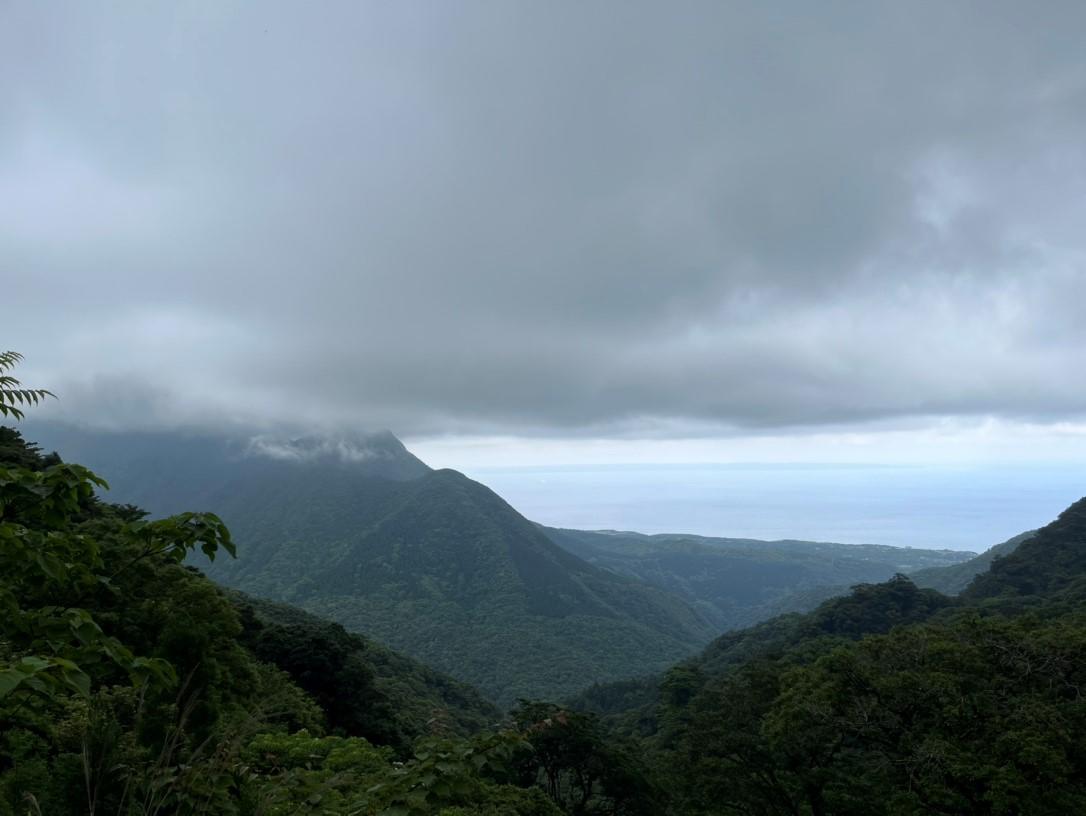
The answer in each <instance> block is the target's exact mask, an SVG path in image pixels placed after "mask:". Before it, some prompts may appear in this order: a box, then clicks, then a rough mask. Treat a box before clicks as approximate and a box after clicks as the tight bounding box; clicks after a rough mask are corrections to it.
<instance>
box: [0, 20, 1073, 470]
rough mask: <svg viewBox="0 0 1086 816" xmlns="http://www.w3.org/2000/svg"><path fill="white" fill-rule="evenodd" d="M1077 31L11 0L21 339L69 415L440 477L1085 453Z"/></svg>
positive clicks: (8, 211)
mask: <svg viewBox="0 0 1086 816" xmlns="http://www.w3.org/2000/svg"><path fill="white" fill-rule="evenodd" d="M1084 36H1086V4H1084V3H1082V2H1081V0H1074V1H1073V2H1066V3H1063V2H1055V1H1049V2H1045V3H1042V4H1028V3H1022V2H1006V3H1003V2H990V1H986V2H976V3H967V2H946V1H945V0H939V1H938V2H931V3H923V2H885V3H873V2H856V3H843V2H819V3H812V2H796V3H764V2H749V3H728V2H721V0H714V2H708V3H704V4H702V3H692V2H678V3H676V2H666V3H665V2H657V3H652V4H642V3H630V2H595V3H579V2H578V3H575V2H543V1H542V0H540V1H538V2H534V3H517V2H509V1H508V0H495V2H489V3H476V2H426V3H410V2H399V1H397V2H345V3H338V4H337V3H302V2H297V3H272V2H263V1H262V2H259V3H237V4H233V3H227V2H222V0H213V1H212V0H208V2H205V3H195V4H186V3H172V2H171V3H166V2H162V3H131V4H119V3H104V2H103V3H76V2H71V3H54V2H49V3H39V2H29V0H28V1H27V2H12V1H11V0H0V280H2V290H0V303H2V314H3V321H2V326H3V332H2V337H0V346H2V347H4V348H12V349H16V350H19V351H21V352H23V353H24V354H25V355H26V357H27V361H26V363H25V365H23V366H22V367H21V369H20V374H21V375H22V377H23V380H24V383H25V384H27V385H33V386H39V385H40V386H46V387H50V388H52V389H53V390H54V391H56V392H57V393H58V394H59V395H60V397H61V399H60V401H58V402H57V403H56V404H55V405H53V406H50V408H49V409H48V411H47V413H48V414H49V415H52V416H65V417H68V418H74V419H78V420H80V421H87V422H97V423H108V424H112V425H114V426H120V427H126V426H129V425H140V426H147V425H167V426H168V425H172V424H198V425H207V426H216V425H227V424H229V425H233V426H241V427H248V426H254V427H255V426H257V425H259V426H267V425H269V424H277V423H287V424H290V425H293V426H295V427H299V426H306V425H313V424H320V425H322V426H323V425H342V426H346V427H351V428H382V427H387V428H390V429H391V430H393V431H394V432H396V433H398V434H399V435H401V436H404V437H407V438H408V439H409V440H415V441H416V442H417V444H418V445H419V446H421V447H422V449H423V451H424V452H426V451H428V452H429V454H430V458H431V460H433V458H434V457H435V456H436V458H437V460H438V463H444V462H443V461H442V457H443V456H444V457H447V458H450V459H453V460H456V459H458V458H459V459H460V460H461V461H462V459H463V457H467V458H468V459H469V460H471V461H469V462H467V463H466V464H471V463H472V462H475V463H479V462H483V463H485V462H490V461H494V462H508V461H534V460H535V459H537V458H539V457H540V456H543V457H544V458H547V457H549V458H551V459H554V460H569V461H600V460H626V459H630V460H635V459H636V460H646V459H649V460H652V459H659V460H672V461H674V460H683V459H706V458H708V459H723V460H729V459H734V458H744V459H761V458H770V459H772V458H783V459H791V458H803V457H805V456H811V457H816V458H820V459H833V460H837V459H856V458H872V459H880V458H905V459H910V458H911V459H917V458H919V459H925V458H940V457H944V458H945V457H947V456H950V457H951V458H953V457H954V456H958V455H961V456H964V457H970V456H1004V457H1007V458H1038V457H1040V458H1046V457H1052V458H1067V457H1069V456H1078V457H1081V456H1084V455H1086V376H1084V372H1086V48H1084V47H1083V38H1084ZM496 451H497V452H496ZM540 451H544V453H540ZM857 451H860V453H857ZM864 451H866V453H864ZM956 452H960V453H956ZM472 457H475V459H472Z"/></svg>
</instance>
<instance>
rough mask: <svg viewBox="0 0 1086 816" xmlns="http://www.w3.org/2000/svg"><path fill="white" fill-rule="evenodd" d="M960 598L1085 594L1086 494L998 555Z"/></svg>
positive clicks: (1081, 596)
mask: <svg viewBox="0 0 1086 816" xmlns="http://www.w3.org/2000/svg"><path fill="white" fill-rule="evenodd" d="M961 597H962V599H963V601H965V602H966V603H972V602H983V601H984V600H985V599H992V598H1020V599H1031V598H1032V599H1038V598H1039V599H1043V600H1054V599H1060V600H1070V601H1072V602H1074V601H1079V600H1083V599H1086V498H1083V499H1080V500H1079V501H1077V502H1075V503H1074V504H1072V505H1071V506H1070V507H1068V508H1067V509H1066V510H1064V511H1063V512H1062V513H1060V515H1059V517H1058V518H1057V519H1056V520H1055V521H1053V522H1052V523H1051V524H1049V525H1047V526H1045V527H1042V528H1041V529H1040V530H1037V531H1036V533H1035V534H1034V535H1032V536H1029V537H1028V538H1026V539H1025V540H1023V541H1021V542H1020V543H1019V544H1018V546H1017V547H1016V548H1014V550H1013V551H1012V552H1010V553H1008V554H1006V555H1004V556H1003V557H1002V558H997V559H995V560H994V561H993V562H992V565H991V568H990V569H989V570H988V571H987V572H985V573H982V574H980V575H978V576H977V577H976V578H975V579H974V580H973V582H972V583H971V584H970V585H969V586H968V587H966V588H965V590H964V591H963V592H962V594H961Z"/></svg>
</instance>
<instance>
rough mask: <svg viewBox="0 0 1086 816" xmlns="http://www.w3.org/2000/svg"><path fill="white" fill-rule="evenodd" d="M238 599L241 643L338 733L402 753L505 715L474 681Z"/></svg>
mask: <svg viewBox="0 0 1086 816" xmlns="http://www.w3.org/2000/svg"><path fill="white" fill-rule="evenodd" d="M231 598H232V599H233V600H234V602H235V604H236V606H237V608H238V610H239V612H240V615H241V621H242V625H243V633H242V636H241V641H242V643H243V644H245V646H246V647H247V648H248V649H249V650H250V651H252V652H253V654H255V655H256V656H257V657H258V658H259V659H261V660H263V661H267V662H269V663H273V664H275V665H276V666H278V667H279V668H280V669H283V670H285V671H287V672H288V673H289V674H290V676H291V677H292V678H293V679H294V681H295V682H296V683H297V684H298V685H299V686H301V687H302V688H304V689H305V690H306V692H308V693H309V694H310V695H312V696H313V698H314V699H316V700H317V701H318V702H319V703H320V705H321V707H322V708H323V710H324V711H325V712H326V714H327V720H328V727H329V728H330V729H331V730H333V731H336V732H338V733H343V734H345V735H347V736H362V737H366V738H367V739H369V740H370V741H371V742H376V743H378V744H381V745H392V746H395V747H396V748H397V751H398V752H403V751H405V750H406V749H407V748H408V747H409V746H410V744H411V742H412V741H413V740H414V739H416V738H418V737H420V736H427V735H433V734H437V733H441V734H448V735H459V736H468V735H470V734H472V733H476V732H478V731H481V730H483V729H485V728H487V727H488V726H490V725H493V724H494V723H496V722H498V721H499V720H500V719H501V714H500V712H499V711H498V709H497V708H495V707H494V706H493V705H491V704H490V703H488V702H487V701H486V700H485V699H484V698H483V697H482V695H480V694H479V693H478V692H477V691H476V690H475V689H473V688H471V687H470V686H467V685H466V684H464V683H460V682H457V681H456V680H453V679H452V678H451V677H448V676H446V675H442V674H440V673H439V672H435V671H433V670H432V669H430V668H428V667H426V666H424V665H422V664H420V663H418V662H416V661H414V660H411V659H410V658H407V657H404V656H402V655H399V654H397V653H395V652H393V651H391V650H390V649H387V648H386V647H383V646H381V645H380V644H378V643H375V642H374V641H371V640H369V639H367V638H364V637H362V636H360V635H356V634H353V633H350V632H347V631H346V630H345V629H344V628H343V627H342V626H340V625H338V624H335V623H332V622H330V621H326V620H322V619H321V618H318V617H316V616H314V615H310V614H308V613H305V612H302V611H301V610H299V609H295V608H292V607H289V606H285V605H283V604H274V603H271V602H268V601H261V600H257V599H254V598H249V597H248V596H245V595H242V594H241V593H232V594H231Z"/></svg>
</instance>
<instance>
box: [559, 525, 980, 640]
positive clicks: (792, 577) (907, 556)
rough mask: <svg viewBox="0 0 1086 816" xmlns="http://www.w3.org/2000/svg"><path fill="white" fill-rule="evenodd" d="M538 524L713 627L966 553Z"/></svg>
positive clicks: (797, 606) (752, 619) (952, 561)
mask: <svg viewBox="0 0 1086 816" xmlns="http://www.w3.org/2000/svg"><path fill="white" fill-rule="evenodd" d="M541 529H542V530H543V531H544V532H545V533H546V534H547V535H548V536H549V537H550V538H551V540H552V541H554V542H555V543H556V544H558V545H559V546H561V547H563V548H564V549H566V550H569V551H570V552H572V553H574V554H575V555H579V556H580V557H581V558H583V559H585V560H586V561H589V562H590V563H592V564H596V565H599V566H602V567H606V568H607V569H609V570H613V571H614V572H617V573H619V574H622V575H628V576H630V577H633V578H638V579H640V580H642V581H644V582H646V583H648V584H651V585H652V586H655V587H658V588H660V589H663V590H666V591H668V592H671V593H673V594H676V595H678V596H680V597H682V598H684V599H685V600H686V601H688V602H689V603H691V604H693V605H694V606H695V607H696V608H697V609H698V610H699V611H700V612H701V613H702V614H704V615H705V616H706V617H707V618H709V620H711V621H712V622H713V624H714V625H715V626H716V627H717V629H718V630H720V631H724V630H726V629H736V628H740V627H743V626H750V625H752V624H754V623H757V622H758V621H762V620H765V619H767V618H770V617H773V616H774V615H775V614H780V613H782V612H792V611H806V610H808V609H812V608H814V607H815V606H817V605H818V604H819V603H821V602H822V601H823V600H825V599H826V598H829V597H832V596H833V595H841V594H844V593H847V592H848V588H849V587H850V586H852V585H853V584H859V583H869V582H874V581H885V580H886V579H888V578H890V577H891V576H893V575H895V574H897V573H912V572H913V571H915V570H923V569H940V568H948V569H953V568H955V567H957V566H958V565H959V564H961V562H963V561H966V559H969V558H970V557H971V556H972V555H973V553H963V552H956V551H953V550H923V549H911V548H909V549H906V548H901V547H884V546H877V545H870V544H869V545H850V544H832V543H825V542H816V541H757V540H754V539H745V538H711V537H706V536H696V535H677V534H667V535H642V534H640V533H627V532H616V531H612V530H606V531H605V530H600V531H594V532H588V531H583V530H561V529H555V528H549V527H542V528H541ZM967 563H968V562H967ZM986 567H987V565H985V567H984V568H986ZM979 571H980V569H977V570H976V572H979ZM973 574H975V572H974V573H971V574H970V575H969V577H970V578H971V577H972V575H973Z"/></svg>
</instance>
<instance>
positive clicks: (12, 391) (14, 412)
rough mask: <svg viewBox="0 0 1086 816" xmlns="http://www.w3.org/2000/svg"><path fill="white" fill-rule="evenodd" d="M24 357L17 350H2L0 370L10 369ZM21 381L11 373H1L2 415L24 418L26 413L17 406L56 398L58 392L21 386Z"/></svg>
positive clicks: (0, 397)
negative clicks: (47, 398)
mask: <svg viewBox="0 0 1086 816" xmlns="http://www.w3.org/2000/svg"><path fill="white" fill-rule="evenodd" d="M22 359H23V355H21V354H20V353H19V352H17V351H0V372H4V371H10V370H11V369H12V368H14V366H15V364H16V363H18V362H19V361H20V360H22ZM19 385H20V383H19V381H18V380H17V379H15V377H12V376H11V375H9V374H2V373H0V416H4V417H8V416H10V417H14V418H15V419H22V418H23V416H24V414H23V412H22V410H21V409H20V408H19V407H17V406H20V405H24V406H30V405H37V404H38V403H39V402H41V401H42V400H44V399H45V398H46V397H53V398H54V399H56V394H54V393H53V392H52V391H47V390H46V389H44V388H19V387H18V386H19Z"/></svg>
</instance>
